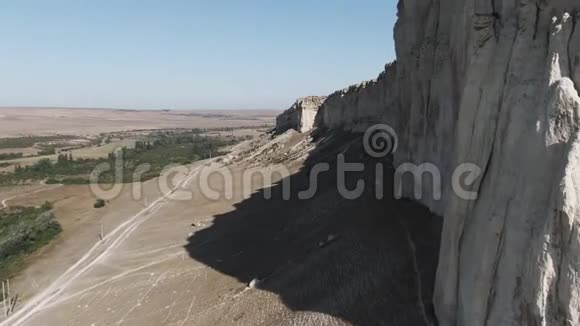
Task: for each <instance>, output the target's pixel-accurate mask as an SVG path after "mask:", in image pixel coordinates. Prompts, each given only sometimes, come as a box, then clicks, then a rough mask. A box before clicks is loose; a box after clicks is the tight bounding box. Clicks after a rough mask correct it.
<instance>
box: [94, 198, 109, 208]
mask: <svg viewBox="0 0 580 326" xmlns="http://www.w3.org/2000/svg"><path fill="white" fill-rule="evenodd" d="M105 205H106V203H105V201H104V200H103V199H97V201H96V202H95V204H94V205H93V207H94V208H101V207H105Z"/></svg>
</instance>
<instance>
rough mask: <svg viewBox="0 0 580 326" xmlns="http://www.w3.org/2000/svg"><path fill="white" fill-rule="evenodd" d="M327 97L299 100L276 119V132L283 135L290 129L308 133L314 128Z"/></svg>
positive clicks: (309, 97)
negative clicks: (319, 110)
mask: <svg viewBox="0 0 580 326" xmlns="http://www.w3.org/2000/svg"><path fill="white" fill-rule="evenodd" d="M325 100H326V96H308V97H304V98H301V99H298V100H297V101H296V102H295V103H294V104H293V105H292V106H291V107H290V108H289V109H288V110H286V111H284V113H282V114H281V115H279V116H278V117H277V118H276V131H277V132H279V133H281V132H284V131H286V130H288V129H295V130H296V131H298V132H307V131H310V130H311V129H312V128H313V127H314V121H315V118H316V115H317V113H318V109H320V106H321V105H322V103H324V101H325Z"/></svg>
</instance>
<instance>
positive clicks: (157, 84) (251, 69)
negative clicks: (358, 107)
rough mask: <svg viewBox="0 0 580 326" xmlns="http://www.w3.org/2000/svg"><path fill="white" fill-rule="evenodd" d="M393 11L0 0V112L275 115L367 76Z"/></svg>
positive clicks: (383, 48) (385, 57)
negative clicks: (266, 111)
mask: <svg viewBox="0 0 580 326" xmlns="http://www.w3.org/2000/svg"><path fill="white" fill-rule="evenodd" d="M396 3H397V1H394V0H357V1H355V0H334V1H312V0H293V1H271V0H245V1H240V0H215V1H196V0H190V1H188V0H171V1H163V0H155V1H153V0H124V1H116V0H99V1H74V0H69V1H62V0H53V1H44V0H37V1H32V0H19V1H8V2H5V3H4V4H3V6H2V10H0V28H1V29H2V31H3V37H2V51H1V52H0V106H66V107H114V108H132V109H133V108H134V109H243V108H248V109H256V108H260V109H262V108H272V109H284V108H286V107H288V106H290V104H291V102H293V101H294V99H295V98H297V97H300V96H305V95H326V94H328V93H330V92H332V91H334V90H336V89H340V88H344V87H346V86H349V85H351V84H354V83H358V82H361V81H364V80H367V79H372V78H375V77H376V76H377V75H378V74H379V72H380V71H381V70H382V69H383V67H384V65H385V63H387V62H388V61H392V60H394V58H395V54H394V49H393V36H392V35H393V31H392V28H393V25H394V23H395V20H396V5H397V4H396Z"/></svg>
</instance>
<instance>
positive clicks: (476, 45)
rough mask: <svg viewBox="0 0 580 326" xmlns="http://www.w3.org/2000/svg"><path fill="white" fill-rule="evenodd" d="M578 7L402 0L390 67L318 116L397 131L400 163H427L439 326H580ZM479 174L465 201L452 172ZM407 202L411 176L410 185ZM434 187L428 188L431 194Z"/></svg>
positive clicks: (521, 1)
mask: <svg viewBox="0 0 580 326" xmlns="http://www.w3.org/2000/svg"><path fill="white" fill-rule="evenodd" d="M578 12H580V2H579V1H577V0H541V1H536V0H421V1H417V0H400V1H399V19H398V22H397V25H396V28H395V41H396V51H397V61H396V63H393V64H391V65H388V66H387V67H386V69H385V72H383V73H382V74H381V75H380V76H379V78H378V79H377V80H374V81H371V82H367V83H363V84H361V85H358V86H353V87H351V88H348V89H346V90H343V91H339V92H337V93H335V94H332V95H331V96H330V97H329V98H328V100H327V101H326V102H325V103H324V105H323V107H322V109H321V113H320V114H319V116H318V123H319V124H320V125H323V126H325V127H327V128H331V129H332V128H341V129H347V130H353V131H361V130H363V129H364V127H366V126H369V125H371V124H375V123H386V124H389V125H390V126H392V127H393V128H394V129H395V130H396V132H397V134H398V138H399V147H398V150H397V152H396V153H395V165H396V166H398V165H400V164H403V163H414V164H417V165H418V164H422V163H426V162H428V163H432V164H434V165H435V166H437V167H438V169H439V171H440V172H441V175H442V180H443V195H442V197H441V198H440V199H436V198H435V197H436V196H433V192H434V190H433V187H432V184H430V183H429V182H424V183H423V185H422V187H423V189H422V190H423V194H424V195H423V198H421V199H418V198H415V199H417V200H419V201H421V202H422V203H423V204H425V205H426V206H428V207H429V208H430V209H431V210H432V211H434V212H436V213H439V214H441V215H442V216H444V218H445V224H444V229H443V234H442V243H441V252H440V258H439V268H438V273H437V282H436V294H435V298H434V302H435V306H436V309H435V310H436V314H437V316H438V319H439V322H440V325H469V326H472V325H473V326H479V325H493V326H495V325H580V232H579V231H580V137H579V132H578V128H579V126H580V97H579V96H578V92H577V90H578V88H579V85H580V24H578V22H579V21H578V20H579V19H580V16H577V13H578ZM463 163H472V164H475V165H477V166H478V167H480V168H481V172H482V173H481V174H480V175H479V177H478V178H476V179H475V181H474V182H473V183H472V184H471V185H470V190H473V191H476V192H477V193H478V196H477V198H476V199H475V200H472V199H462V198H460V197H459V196H457V193H456V191H454V189H453V187H452V182H451V180H452V174H453V172H454V171H455V170H456V167H458V166H460V165H461V164H463ZM404 193H405V195H406V196H407V197H410V198H413V183H412V182H410V183H409V184H404ZM429 194H431V195H429Z"/></svg>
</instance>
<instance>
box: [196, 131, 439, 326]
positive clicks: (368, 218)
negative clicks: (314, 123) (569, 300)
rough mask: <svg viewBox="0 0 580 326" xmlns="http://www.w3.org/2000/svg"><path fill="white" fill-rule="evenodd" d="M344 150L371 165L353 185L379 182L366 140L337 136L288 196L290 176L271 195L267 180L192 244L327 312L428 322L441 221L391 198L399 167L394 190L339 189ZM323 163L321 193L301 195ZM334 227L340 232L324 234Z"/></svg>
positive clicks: (294, 179) (370, 321) (244, 277)
mask: <svg viewBox="0 0 580 326" xmlns="http://www.w3.org/2000/svg"><path fill="white" fill-rule="evenodd" d="M340 152H344V154H345V155H346V157H347V159H346V161H347V162H355V161H356V162H361V161H363V162H365V164H366V166H367V173H350V174H348V175H347V176H348V178H347V182H348V183H349V184H351V187H352V185H354V183H355V182H356V181H357V180H359V179H360V178H364V179H365V180H366V182H367V185H369V184H374V177H373V175H372V173H370V171H374V163H376V162H375V161H373V160H371V159H370V158H369V157H367V156H365V155H363V153H364V151H363V149H362V141H360V140H359V139H358V138H357V137H356V136H353V135H334V137H333V140H332V141H330V142H325V143H324V145H321V146H319V147H318V148H317V149H316V150H315V151H314V152H313V153H312V154H311V156H310V157H309V158H308V160H307V162H306V164H305V166H306V167H305V168H303V169H302V170H301V171H300V172H298V173H296V174H294V175H292V176H291V177H290V179H289V181H290V182H291V185H292V194H293V196H292V198H291V199H290V200H283V199H282V186H281V184H282V183H278V184H276V185H274V186H273V187H272V189H271V190H272V194H273V195H272V199H270V200H267V199H264V189H262V190H261V191H258V192H256V193H255V194H253V195H252V197H251V198H249V199H247V200H245V201H243V202H241V203H239V204H237V205H236V209H235V210H234V211H232V212H230V213H227V214H224V215H221V216H217V217H216V219H215V221H214V225H213V226H212V227H210V228H209V229H205V230H202V231H199V232H197V233H196V234H195V235H193V236H192V237H191V238H190V239H189V244H188V246H187V250H188V252H189V254H190V256H191V257H192V258H193V259H195V260H197V261H200V262H203V263H204V264H207V265H208V266H210V267H212V268H214V269H216V270H218V271H220V272H222V273H224V274H227V275H231V276H233V277H236V278H237V279H239V280H240V281H241V282H244V283H249V282H251V280H252V279H254V278H256V277H258V278H260V279H263V281H261V282H260V283H259V285H258V287H259V288H260V289H262V290H265V291H270V292H273V293H275V294H277V295H278V296H279V297H280V298H281V300H282V301H283V302H284V304H286V305H287V306H288V307H289V308H290V309H292V310H293V311H315V312H321V313H324V314H328V315H332V316H335V317H338V318H341V319H342V320H344V321H346V322H349V323H352V324H356V325H397V326H398V325H425V324H426V322H425V315H428V316H429V317H428V318H431V316H432V313H431V310H432V308H431V297H432V288H433V281H434V275H435V269H436V263H437V256H438V247H439V234H440V228H441V221H440V219H439V218H437V217H434V216H432V215H431V214H430V213H429V212H428V211H427V210H426V209H424V208H422V207H419V206H418V205H416V204H413V203H411V202H408V201H398V200H394V199H393V198H392V182H393V181H392V178H393V176H392V172H393V169H388V170H387V171H388V172H389V173H386V174H387V175H386V176H385V180H384V182H385V183H384V184H385V194H386V196H385V198H386V199H383V200H377V199H375V198H374V197H375V196H374V189H373V187H368V186H367V191H366V192H365V194H364V195H363V196H362V197H361V198H359V199H356V200H346V199H343V198H341V196H340V195H339V193H338V191H337V187H336V183H337V182H336V179H337V177H336V155H337V154H338V153H340ZM319 162H328V163H330V165H331V167H332V169H331V171H329V172H326V173H324V174H322V175H321V176H320V178H319V191H318V193H317V195H316V196H315V197H314V198H312V199H309V200H300V199H298V198H297V196H296V194H297V193H298V191H300V190H303V189H305V188H306V185H307V180H308V178H307V172H308V171H310V168H309V166H312V165H313V164H315V163H319ZM384 163H387V162H384ZM286 181H288V180H286ZM329 236H330V237H331V238H334V237H337V238H336V240H334V241H331V242H330V243H326V242H328V241H327V240H328V239H329ZM321 245H322V246H321ZM417 272H419V274H420V277H417ZM420 291H421V293H420V294H419V292H420ZM280 322H282V323H283V321H280Z"/></svg>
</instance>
